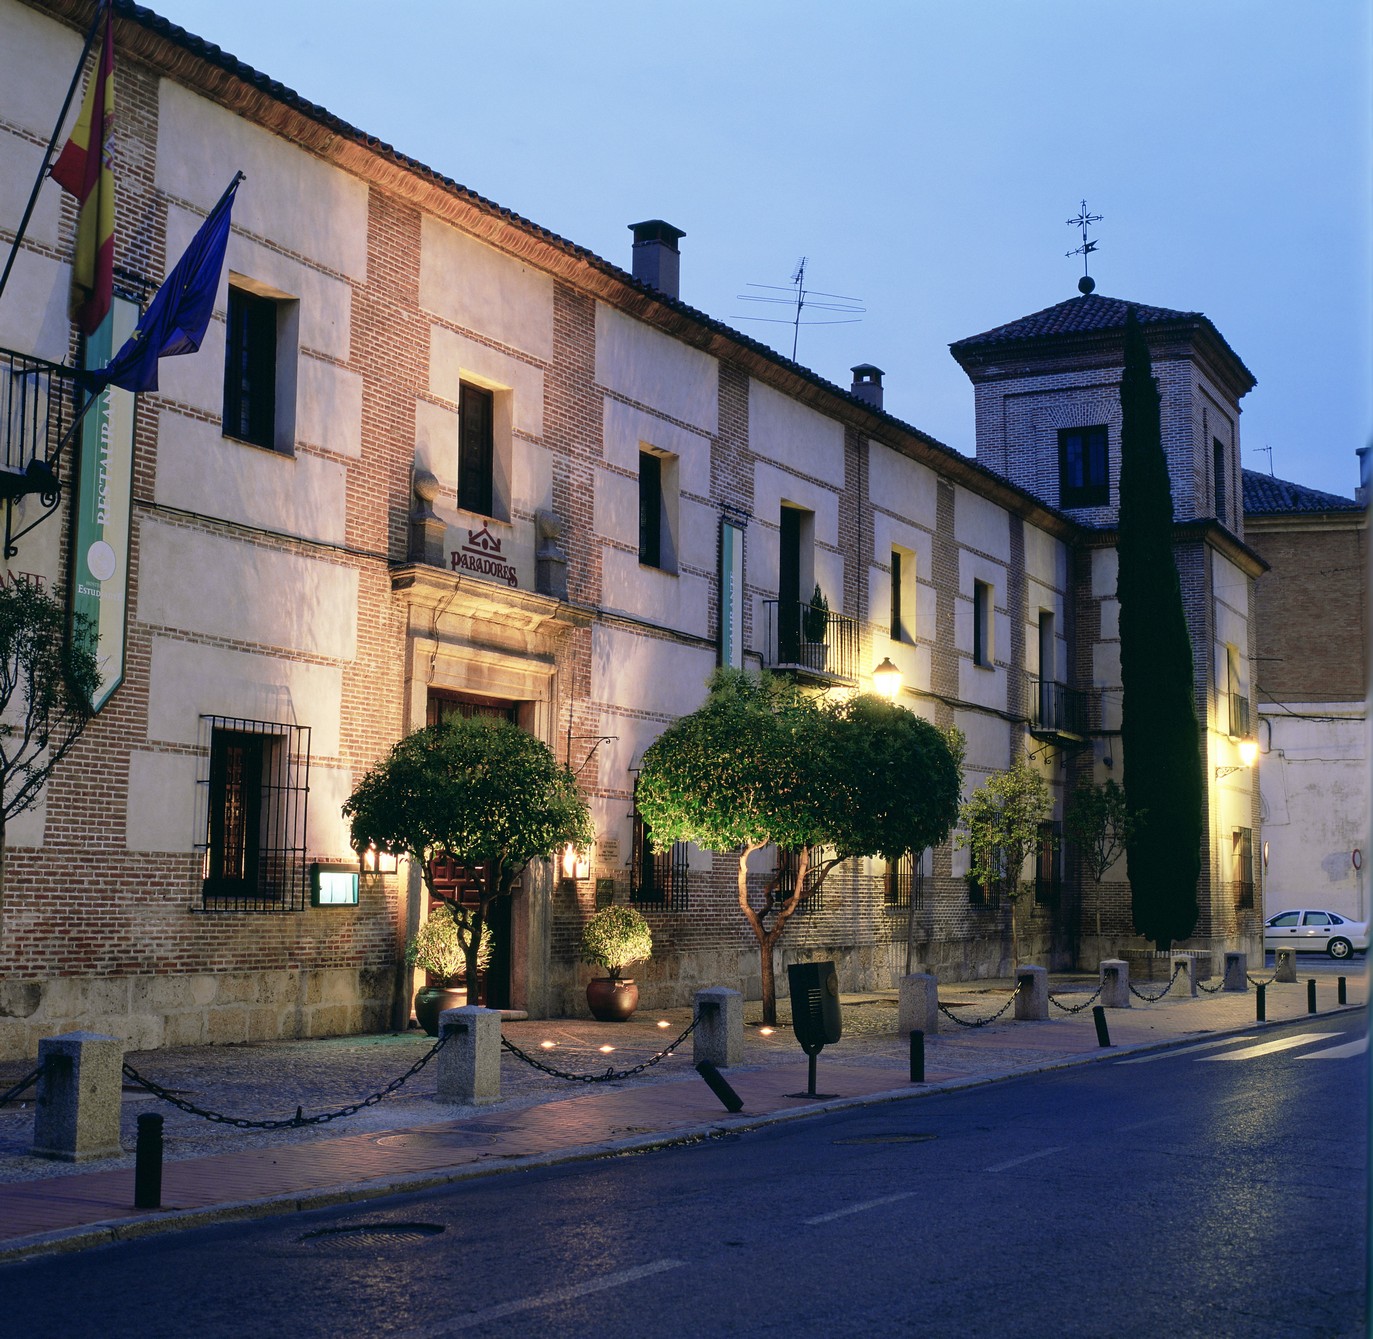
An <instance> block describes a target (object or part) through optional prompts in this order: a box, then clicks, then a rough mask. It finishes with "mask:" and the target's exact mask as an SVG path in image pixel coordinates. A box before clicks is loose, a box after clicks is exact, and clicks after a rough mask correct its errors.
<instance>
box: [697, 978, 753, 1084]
mask: <svg viewBox="0 0 1373 1339" xmlns="http://www.w3.org/2000/svg"><path fill="white" fill-rule="evenodd" d="M692 1016H693V1017H694V1018H695V1020H696V1031H695V1032H693V1033H692V1034H691V1045H692V1052H691V1060H692V1063H693V1064H696V1065H699V1064H700V1063H701V1061H703V1060H707V1061H709V1062H710V1063H711V1064H712V1065H714V1066H715V1068H716V1069H726V1068H728V1067H729V1066H730V1065H737V1064H739V1062H740V1061H742V1060H743V1058H744V997H743V996H742V995H741V994H740V993H739V992H738V991H737V990H729V989H728V988H726V987H725V986H711V987H709V988H708V989H706V990H698V991H697V992H696V1001H695V1008H694V1011H693V1015H692Z"/></svg>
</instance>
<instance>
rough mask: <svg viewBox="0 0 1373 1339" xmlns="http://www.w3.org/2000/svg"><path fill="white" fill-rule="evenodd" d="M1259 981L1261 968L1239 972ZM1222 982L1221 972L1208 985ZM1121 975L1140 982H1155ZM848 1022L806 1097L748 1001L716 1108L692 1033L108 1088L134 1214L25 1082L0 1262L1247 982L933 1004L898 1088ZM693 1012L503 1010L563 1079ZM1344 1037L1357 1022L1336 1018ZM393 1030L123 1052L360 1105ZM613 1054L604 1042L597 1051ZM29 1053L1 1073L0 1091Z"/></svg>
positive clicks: (876, 1014) (495, 1167)
mask: <svg viewBox="0 0 1373 1339" xmlns="http://www.w3.org/2000/svg"><path fill="white" fill-rule="evenodd" d="M1338 970H1339V972H1340V973H1342V974H1344V975H1345V976H1346V977H1347V980H1348V1002H1349V1003H1348V1008H1349V1009H1350V1010H1353V1009H1356V1008H1359V1007H1361V1006H1363V1005H1365V1004H1366V1002H1367V993H1368V992H1367V972H1366V967H1365V964H1364V962H1363V961H1362V960H1356V961H1355V962H1353V963H1349V964H1344V965H1342V966H1341V967H1340V968H1339V969H1338ZM1254 975H1255V976H1256V977H1260V978H1267V977H1269V976H1271V975H1272V971H1271V969H1267V970H1265V971H1263V972H1255V973H1254ZM1311 977H1315V978H1316V979H1317V981H1318V986H1317V1008H1318V1013H1319V1014H1321V1015H1327V1014H1330V1013H1332V1012H1334V1011H1335V1010H1336V1009H1337V1008H1338V1005H1337V1003H1336V972H1334V971H1332V970H1331V969H1330V968H1329V967H1327V966H1324V965H1323V966H1322V967H1321V968H1316V969H1314V970H1313V969H1311V968H1309V967H1308V966H1307V965H1306V964H1301V963H1299V964H1298V980H1297V982H1296V984H1286V985H1279V984H1275V985H1270V986H1269V987H1268V990H1267V1017H1268V1025H1272V1024H1275V1023H1281V1022H1291V1021H1293V1020H1297V1019H1301V1018H1305V1017H1307V985H1306V982H1307V980H1308V979H1309V978H1311ZM1204 984H1206V985H1208V986H1216V985H1219V984H1220V982H1219V978H1216V979H1213V980H1212V981H1210V982H1206V983H1204ZM1010 987H1011V983H1010V982H1008V981H1003V982H975V983H966V984H963V985H941V988H940V1000H941V1003H942V1004H944V1005H945V1006H946V1007H947V1008H948V1009H949V1010H950V1012H951V1013H953V1014H955V1015H957V1016H958V1017H959V1018H962V1019H965V1020H967V1021H974V1020H981V1019H986V1018H989V1017H991V1016H992V1015H993V1014H995V1013H996V1012H997V1011H998V1010H999V1009H1000V1008H1001V1007H1002V1005H1003V1004H1005V1003H1006V1002H1007V1000H1008V999H1009V995H1010ZM1095 989H1096V981H1095V979H1094V978H1086V977H1072V978H1064V977H1055V978H1053V979H1052V980H1051V982H1050V992H1051V995H1052V996H1054V997H1055V998H1056V999H1057V1000H1058V1001H1059V1003H1060V1004H1061V1005H1064V1006H1068V1007H1072V1006H1074V1005H1082V1004H1085V1003H1086V1002H1087V1001H1088V999H1089V997H1090V996H1091V995H1092V993H1093V992H1094V991H1095ZM1139 989H1140V990H1141V991H1143V992H1145V993H1147V994H1149V995H1156V994H1158V992H1159V991H1160V990H1161V989H1162V983H1145V984H1141V985H1140V986H1139ZM842 1006H843V1023H844V1035H843V1038H842V1040H841V1041H840V1042H838V1043H837V1044H836V1045H834V1046H831V1047H827V1048H826V1049H825V1050H824V1051H823V1052H822V1053H821V1054H820V1057H819V1061H818V1067H817V1090H818V1091H819V1092H820V1093H821V1094H827V1095H830V1096H828V1097H827V1098H826V1100H824V1101H817V1100H812V1099H809V1098H807V1097H805V1096H801V1094H804V1093H805V1090H806V1084H807V1063H806V1057H805V1055H804V1054H803V1053H802V1052H801V1050H800V1048H799V1047H798V1045H797V1043H796V1040H795V1037H794V1036H793V1034H792V1031H791V1027H790V1022H789V1019H788V1018H787V1016H786V1005H785V1002H784V1001H779V1012H780V1013H781V1015H782V1021H781V1023H780V1024H779V1026H778V1028H777V1029H776V1031H775V1032H773V1033H772V1034H771V1035H767V1034H765V1032H764V1030H763V1029H761V1028H760V1026H759V1025H758V1018H759V1016H760V1006H759V1005H758V1004H757V1003H756V1002H753V1003H750V1004H748V1005H746V1007H745V1018H746V1020H748V1021H747V1025H746V1027H745V1041H744V1051H745V1054H744V1062H743V1063H742V1064H741V1065H739V1066H737V1067H732V1068H730V1069H729V1070H727V1071H725V1077H726V1079H727V1080H728V1082H729V1083H730V1085H731V1086H732V1087H733V1088H734V1089H735V1091H736V1092H737V1093H738V1094H739V1096H740V1097H741V1098H742V1099H743V1102H744V1108H743V1111H742V1112H741V1113H739V1114H738V1115H734V1116H731V1115H729V1114H728V1113H727V1112H726V1111H725V1110H724V1108H723V1106H722V1105H721V1103H720V1101H719V1100H718V1099H717V1098H716V1097H715V1096H714V1094H713V1093H712V1092H711V1090H710V1089H709V1088H708V1087H707V1086H706V1084H705V1083H704V1082H703V1081H702V1080H701V1078H700V1077H699V1076H698V1075H697V1074H696V1072H695V1070H694V1069H693V1068H692V1057H691V1042H690V1039H688V1040H687V1041H686V1042H685V1043H684V1044H683V1046H682V1048H681V1051H680V1052H679V1053H677V1054H674V1055H670V1056H667V1057H665V1058H664V1059H663V1060H662V1061H661V1062H659V1063H657V1064H655V1065H654V1066H653V1067H652V1068H649V1069H647V1070H645V1071H644V1072H643V1073H641V1074H639V1075H637V1076H635V1077H634V1078H632V1079H627V1080H620V1081H614V1082H607V1083H595V1084H590V1083H577V1082H569V1081H567V1080H564V1079H556V1078H552V1077H549V1076H547V1075H544V1074H541V1073H539V1072H538V1071H537V1070H535V1069H533V1068H531V1067H530V1066H529V1065H528V1064H526V1063H525V1062H524V1061H522V1060H519V1059H518V1058H516V1057H515V1056H513V1055H511V1054H510V1053H509V1052H505V1053H503V1055H502V1068H501V1094H502V1098H501V1101H500V1102H499V1103H494V1104H491V1105H487V1106H482V1107H452V1106H446V1105H440V1104H439V1102H438V1101H437V1099H436V1097H435V1078H434V1070H433V1069H432V1068H426V1069H422V1070H421V1071H420V1072H419V1073H418V1074H417V1075H415V1076H414V1077H413V1078H411V1079H410V1080H409V1081H408V1082H407V1083H406V1084H405V1085H404V1086H403V1087H402V1088H401V1089H400V1090H399V1091H398V1092H397V1093H395V1094H393V1095H392V1096H389V1097H387V1098H385V1099H384V1100H383V1101H381V1102H379V1103H377V1104H376V1105H373V1106H370V1107H367V1108H364V1109H363V1110H362V1111H359V1112H357V1113H356V1114H354V1115H351V1116H348V1117H346V1118H343V1119H340V1120H337V1121H331V1122H329V1123H327V1124H323V1125H315V1126H308V1127H304V1128H297V1129H285V1130H278V1131H256V1130H242V1129H238V1128H236V1127H234V1126H233V1125H230V1124H223V1123H217V1122H212V1121H210V1120H207V1119H205V1118H203V1117H199V1116H194V1115H190V1114H188V1113H185V1112H183V1111H181V1110H179V1109H178V1108H176V1107H174V1106H172V1105H171V1104H170V1103H168V1102H166V1101H163V1100H160V1099H157V1098H155V1097H153V1096H152V1094H150V1093H149V1092H147V1090H146V1089H144V1088H142V1087H140V1086H137V1085H133V1084H128V1083H126V1085H125V1090H124V1104H123V1113H122V1142H123V1146H124V1148H125V1149H128V1150H132V1148H133V1146H134V1138H135V1133H136V1129H137V1118H138V1115H139V1114H140V1113H142V1112H145V1111H156V1112H158V1113H159V1114H161V1115H163V1116H164V1118H165V1127H164V1136H165V1150H166V1151H165V1159H166V1160H165V1164H164V1168H163V1177H162V1208H160V1209H156V1210H146V1209H134V1208H133V1207H132V1205H133V1156H132V1152H129V1153H127V1154H126V1155H125V1156H124V1157H122V1158H118V1159H110V1160H108V1161H102V1162H99V1163H95V1164H86V1165H83V1166H82V1167H81V1168H80V1169H77V1168H74V1167H73V1166H72V1165H71V1164H67V1163H59V1162H49V1161H46V1160H43V1159H39V1158H35V1157H32V1156H31V1155H30V1154H29V1153H28V1148H29V1145H30V1143H31V1141H32V1134H33V1107H32V1099H33V1090H30V1091H29V1092H28V1093H26V1094H25V1095H24V1097H23V1098H21V1099H19V1100H18V1101H17V1102H15V1103H12V1104H11V1105H9V1106H7V1107H5V1108H3V1109H0V1260H5V1259H15V1258H19V1257H21V1256H25V1255H30V1254H36V1253H40V1252H50V1251H58V1250H77V1249H81V1248H83V1247H86V1246H90V1245H97V1244H103V1243H106V1242H110V1241H115V1240H122V1239H128V1238H130V1237H133V1236H137V1235H140V1234H143V1233H148V1232H157V1231H166V1230H170V1229H172V1228H176V1227H184V1226H192V1225H198V1224H203V1223H206V1222H212V1221H217V1220H224V1219H229V1218H246V1217H257V1216H264V1215H267V1214H275V1213H290V1212H295V1211H298V1210H302V1209H307V1208H318V1207H322V1206H325V1205H330V1204H338V1203H348V1202H352V1201H359V1200H365V1199H369V1198H374V1197H377V1196H380V1195H384V1194H390V1193H394V1192H397V1191H402V1190H415V1189H421V1188H425V1187H431V1186H436V1185H440V1184H443V1183H446V1182H450V1181H456V1180H461V1179H463V1178H466V1177H470V1176H479V1175H488V1174H491V1173H493V1172H496V1171H501V1170H507V1169H510V1168H515V1167H522V1166H530V1165H538V1164H544V1163H552V1162H559V1161H566V1160H570V1159H573V1158H584V1157H592V1156H596V1155H601V1154H606V1153H610V1152H614V1151H620V1150H625V1149H634V1148H646V1147H651V1146H654V1145H659V1144H665V1143H674V1142H684V1141H689V1140H695V1139H701V1138H708V1137H711V1136H712V1135H716V1134H719V1133H721V1132H728V1131H731V1130H739V1129H743V1128H748V1127H751V1126H757V1125H762V1124H767V1123H770V1122H773V1121H778V1120H787V1119H792V1118H795V1117H798V1116H804V1115H806V1114H808V1113H812V1112H815V1111H819V1110H832V1109H835V1108H837V1107H844V1106H852V1105H858V1104H864V1103H873V1102H881V1101H894V1100H900V1099H905V1098H909V1097H918V1096H920V1095H922V1094H927V1093H930V1092H938V1091H943V1090H948V1089H952V1088H960V1087H966V1086H971V1085H974V1084H979V1083H987V1082H992V1081H994V1080H997V1079H1002V1078H1007V1077H1010V1076H1012V1075H1017V1074H1028V1073H1036V1072H1040V1071H1044V1070H1049V1069H1055V1068H1059V1067H1061V1066H1065V1065H1074V1064H1082V1063H1090V1062H1093V1061H1097V1060H1101V1059H1106V1058H1110V1057H1112V1056H1116V1055H1119V1054H1121V1053H1122V1052H1129V1051H1140V1050H1150V1049H1157V1048H1159V1047H1165V1046H1168V1045H1172V1044H1178V1043H1182V1042H1196V1041H1199V1040H1204V1039H1205V1038H1207V1037H1208V1036H1214V1037H1224V1036H1225V1035H1226V1034H1236V1035H1249V1034H1250V1033H1252V1032H1256V1031H1259V1030H1261V1028H1262V1027H1263V1026H1264V1025H1258V1024H1256V1023H1255V1021H1254V1020H1255V992H1254V991H1253V989H1252V988H1251V989H1250V990H1249V991H1247V992H1244V993H1230V994H1226V993H1221V994H1215V995H1211V994H1205V993H1199V994H1198V996H1197V998H1195V999H1190V998H1186V997H1182V996H1180V995H1177V994H1176V992H1170V993H1169V995H1167V996H1165V997H1164V998H1163V999H1162V1000H1160V1001H1159V1002H1158V1003H1152V1004H1151V1003H1146V1002H1145V1001H1143V1000H1141V999H1138V998H1134V997H1132V1006H1133V1007H1131V1008H1130V1009H1112V1010H1108V1011H1107V1013H1106V1018H1107V1021H1108V1025H1109V1028H1110V1035H1111V1042H1112V1045H1111V1048H1110V1049H1109V1050H1103V1049H1102V1048H1101V1047H1100V1046H1099V1044H1098V1040H1097V1036H1096V1030H1095V1026H1094V1023H1093V1016H1092V1012H1091V1009H1090V1008H1082V1009H1081V1010H1080V1011H1079V1012H1077V1013H1068V1012H1066V1011H1065V1009H1064V1008H1060V1007H1058V1006H1057V1005H1055V1004H1052V1003H1051V1005H1050V1011H1049V1012H1050V1017H1049V1019H1048V1021H1044V1022H1040V1021H1034V1022H1029V1021H1025V1022H1016V1021H1014V1018H1013V1014H1014V1010H1009V1011H1007V1012H1006V1013H1005V1014H1004V1015H1002V1017H1001V1018H1000V1019H999V1020H998V1021H996V1022H994V1023H990V1024H988V1025H987V1026H985V1027H977V1028H970V1027H964V1026H958V1025H957V1024H955V1023H953V1022H951V1021H950V1020H949V1018H948V1017H946V1016H943V1015H941V1017H940V1020H939V1031H938V1033H937V1034H936V1035H932V1036H929V1037H927V1038H926V1043H925V1080H926V1081H925V1083H923V1084H918V1085H917V1084H912V1083H911V1082H910V1077H909V1061H910V1049H909V1042H908V1040H907V1038H906V1037H904V1036H901V1035H900V1034H899V1033H898V1032H897V1031H896V1026H897V1000H896V992H894V991H890V992H875V993H871V994H865V995H851V996H844V997H843V999H842ZM690 1020H691V1013H690V1010H687V1009H674V1010H670V1011H667V1012H666V1013H663V1014H644V1013H642V1012H641V1013H640V1014H639V1015H637V1016H636V1017H635V1018H634V1019H633V1020H631V1021H630V1022H628V1023H620V1024H603V1023H595V1022H592V1021H591V1020H584V1019H548V1020H543V1021H534V1022H528V1021H525V1022H508V1023H506V1024H504V1025H503V1032H504V1035H505V1036H506V1037H508V1038H509V1039H510V1040H511V1041H512V1042H513V1043H514V1044H515V1045H517V1046H519V1047H520V1048H521V1050H523V1051H525V1052H527V1053H528V1054H530V1055H531V1056H535V1057H538V1058H540V1059H541V1060H543V1061H545V1062H546V1063H548V1064H551V1065H554V1066H556V1067H557V1068H559V1069H563V1070H566V1071H569V1072H573V1073H579V1074H604V1073H605V1072H606V1070H607V1069H608V1068H613V1069H616V1070H622V1069H627V1068H631V1067H633V1066H635V1065H637V1064H640V1063H641V1062H643V1061H644V1060H647V1059H649V1058H650V1057H651V1056H653V1055H654V1054H655V1053H657V1052H658V1051H659V1050H661V1049H662V1048H663V1047H664V1046H665V1045H667V1044H668V1043H669V1042H671V1041H672V1040H673V1039H675V1038H676V1037H678V1036H679V1035H680V1034H681V1032H682V1031H683V1030H684V1029H685V1028H686V1026H687V1025H688V1024H689V1022H690ZM1350 1024H1351V1026H1353V1027H1357V1028H1359V1029H1362V1026H1363V1021H1362V1019H1361V1018H1350ZM432 1045H433V1042H432V1041H431V1039H429V1038H427V1037H425V1036H423V1034H419V1033H415V1032H410V1033H404V1034H395V1035H386V1036H367V1037H350V1038H335V1039H326V1040H318V1041H298V1042H275V1043H264V1044H260V1045H250V1046H231V1047H195V1048H186V1049H181V1050H165V1051H149V1052H143V1053H134V1054H130V1055H129V1056H128V1057H127V1058H128V1062H129V1063H130V1064H131V1065H132V1066H133V1067H134V1068H135V1069H136V1070H137V1071H138V1072H139V1073H140V1074H143V1075H145V1076H146V1077H148V1078H149V1079H152V1080H154V1081H155V1082H157V1083H159V1084H160V1085H162V1086H163V1087H165V1088H167V1089H169V1090H171V1091H172V1092H174V1093H175V1094H176V1095H177V1096H178V1097H181V1098H182V1099H183V1100H186V1101H189V1102H192V1103H194V1104H196V1105H197V1106H200V1107H202V1108H205V1109H209V1110H213V1111H216V1112H219V1113H222V1114H224V1115H227V1116H229V1117H246V1118H250V1119H253V1120H263V1119H281V1118H289V1117H291V1116H292V1115H294V1114H295V1110H296V1107H297V1106H301V1107H303V1108H304V1112H305V1115H306V1116H309V1115H311V1114H315V1113H322V1112H329V1111H334V1110H337V1109H338V1108H340V1107H343V1106H346V1105H351V1104H352V1103H355V1102H358V1101H360V1100H361V1099H362V1098H364V1097H366V1096H367V1095H368V1094H370V1093H373V1092H376V1091H379V1090H380V1089H381V1088H383V1087H385V1086H386V1084H388V1083H389V1082H390V1081H391V1080H393V1079H395V1078H397V1077H399V1076H400V1075H401V1074H404V1073H405V1071H406V1070H408V1069H409V1068H410V1066H411V1065H413V1064H414V1063H415V1062H416V1061H417V1060H419V1059H420V1058H421V1057H422V1056H424V1055H425V1053H426V1052H427V1051H429V1050H430V1048H431V1047H432ZM607 1047H613V1050H609V1051H607V1050H606V1049H605V1048H607ZM31 1068H32V1065H31V1064H28V1063H19V1062H8V1063H6V1064H4V1065H0V1091H3V1090H5V1089H6V1088H8V1087H10V1086H12V1085H13V1084H14V1083H16V1082H17V1081H18V1080H19V1079H21V1078H22V1077H23V1076H24V1075H25V1074H26V1073H27V1072H28V1071H29V1070H30V1069H31Z"/></svg>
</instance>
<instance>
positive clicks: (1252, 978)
mask: <svg viewBox="0 0 1373 1339" xmlns="http://www.w3.org/2000/svg"><path fill="white" fill-rule="evenodd" d="M1244 979H1245V980H1246V981H1248V982H1249V984H1250V985H1251V986H1271V985H1272V984H1273V982H1274V981H1276V980H1277V979H1278V974H1277V972H1274V973H1273V975H1272V976H1270V977H1269V978H1268V980H1267V981H1260V980H1259V979H1258V977H1256V976H1250V975H1249V973H1248V972H1245V974H1244Z"/></svg>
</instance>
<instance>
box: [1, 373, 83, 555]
mask: <svg viewBox="0 0 1373 1339" xmlns="http://www.w3.org/2000/svg"><path fill="white" fill-rule="evenodd" d="M77 400H78V391H77V389H76V381H75V378H74V376H73V374H72V370H71V369H70V368H68V367H61V366H59V365H58V364H56V363H50V362H48V361H46V360H45V359H42V358H33V357H30V356H29V355H27V354H22V353H14V352H12V351H11V350H9V349H0V501H2V502H3V503H4V506H5V556H6V557H7V558H10V557H13V556H14V552H15V550H14V541H15V540H16V539H18V538H19V536H20V535H23V534H26V533H28V531H30V530H32V529H33V527H34V526H35V525H37V524H38V523H39V522H40V521H41V520H43V519H44V518H45V517H47V516H48V515H50V514H51V513H52V512H53V511H54V510H55V509H56V507H57V504H58V502H59V501H60V500H61V493H62V489H61V483H60V480H59V478H58V475H57V471H56V463H57V459H58V454H59V451H60V450H61V448H62V447H63V445H64V443H65V438H66V436H67V433H68V430H69V429H70V428H71V426H72V423H73V421H74V420H75V418H76V410H77ZM28 496H36V497H37V499H38V505H37V506H36V507H32V506H26V507H25V508H24V510H23V513H22V521H21V520H20V518H19V517H16V515H15V504H16V503H17V502H18V501H19V500H20V499H21V498H25V497H28ZM16 525H19V526H20V527H21V528H18V529H16Z"/></svg>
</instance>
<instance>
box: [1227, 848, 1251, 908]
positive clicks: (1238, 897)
mask: <svg viewBox="0 0 1373 1339" xmlns="http://www.w3.org/2000/svg"><path fill="white" fill-rule="evenodd" d="M1230 870H1231V873H1230V878H1231V881H1232V883H1233V885H1234V892H1235V906H1236V908H1237V909H1238V910H1240V911H1247V910H1249V909H1251V908H1252V907H1253V905H1254V830H1253V828H1235V829H1234V830H1233V831H1232V832H1231V834H1230Z"/></svg>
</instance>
